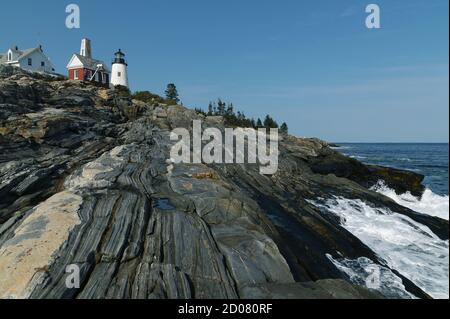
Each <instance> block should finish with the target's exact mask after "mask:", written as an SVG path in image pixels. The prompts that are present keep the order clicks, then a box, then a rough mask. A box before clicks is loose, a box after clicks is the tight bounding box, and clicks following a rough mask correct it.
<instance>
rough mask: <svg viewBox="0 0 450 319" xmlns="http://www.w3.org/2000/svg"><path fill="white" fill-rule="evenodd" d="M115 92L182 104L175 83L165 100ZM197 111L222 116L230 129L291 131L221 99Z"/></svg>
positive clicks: (146, 94) (139, 93)
mask: <svg viewBox="0 0 450 319" xmlns="http://www.w3.org/2000/svg"><path fill="white" fill-rule="evenodd" d="M114 89H115V91H116V92H117V93H118V95H119V96H121V97H129V98H132V99H135V100H138V101H142V102H144V103H148V104H153V103H160V104H167V105H176V104H178V103H179V102H180V99H179V95H178V91H177V87H176V86H175V84H173V83H169V84H168V85H167V89H166V91H165V94H166V98H163V97H161V96H159V95H157V94H154V93H151V92H149V91H137V92H134V93H131V92H130V90H129V89H128V88H126V87H123V86H120V85H119V86H116V87H115V88H114ZM195 111H196V112H197V113H199V114H203V115H204V116H222V117H223V118H224V122H225V124H226V125H228V126H230V127H251V128H255V129H258V128H279V129H280V133H281V134H284V135H286V134H288V133H289V129H288V126H287V124H286V123H283V124H281V126H279V125H278V123H277V122H276V121H275V120H274V119H273V118H272V117H271V116H270V115H266V117H265V118H264V120H261V119H260V118H258V119H256V120H255V119H254V118H247V116H245V114H244V113H243V112H241V111H237V112H236V111H235V108H234V105H233V103H225V102H224V101H222V100H221V99H218V100H217V102H210V103H209V105H208V110H207V111H204V110H203V109H201V108H195Z"/></svg>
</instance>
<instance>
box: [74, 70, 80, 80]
mask: <svg viewBox="0 0 450 319" xmlns="http://www.w3.org/2000/svg"><path fill="white" fill-rule="evenodd" d="M78 75H79V74H78V70H74V71H73V78H74V79H75V80H78Z"/></svg>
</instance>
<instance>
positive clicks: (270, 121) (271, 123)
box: [264, 115, 278, 128]
mask: <svg viewBox="0 0 450 319" xmlns="http://www.w3.org/2000/svg"><path fill="white" fill-rule="evenodd" d="M264 127H265V128H277V127H278V123H277V122H275V120H274V119H273V118H271V117H270V115H266V118H265V119H264Z"/></svg>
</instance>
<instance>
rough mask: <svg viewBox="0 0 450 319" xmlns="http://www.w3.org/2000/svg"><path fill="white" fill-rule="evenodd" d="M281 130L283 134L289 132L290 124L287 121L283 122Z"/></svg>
mask: <svg viewBox="0 0 450 319" xmlns="http://www.w3.org/2000/svg"><path fill="white" fill-rule="evenodd" d="M280 132H281V134H284V135H288V134H289V128H288V125H287V124H286V122H283V124H281V126H280Z"/></svg>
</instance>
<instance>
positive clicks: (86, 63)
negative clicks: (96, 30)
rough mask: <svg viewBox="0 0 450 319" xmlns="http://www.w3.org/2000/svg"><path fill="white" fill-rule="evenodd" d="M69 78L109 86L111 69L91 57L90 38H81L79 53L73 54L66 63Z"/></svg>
mask: <svg viewBox="0 0 450 319" xmlns="http://www.w3.org/2000/svg"><path fill="white" fill-rule="evenodd" d="M67 70H68V72H69V80H73V81H89V82H95V83H98V84H101V85H103V86H105V87H109V85H110V81H111V71H109V69H108V67H107V65H106V64H105V63H104V62H102V61H100V60H96V59H93V58H92V49H91V40H89V39H83V40H81V49H80V54H74V55H73V56H72V58H71V59H70V62H69V63H68V64H67Z"/></svg>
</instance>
